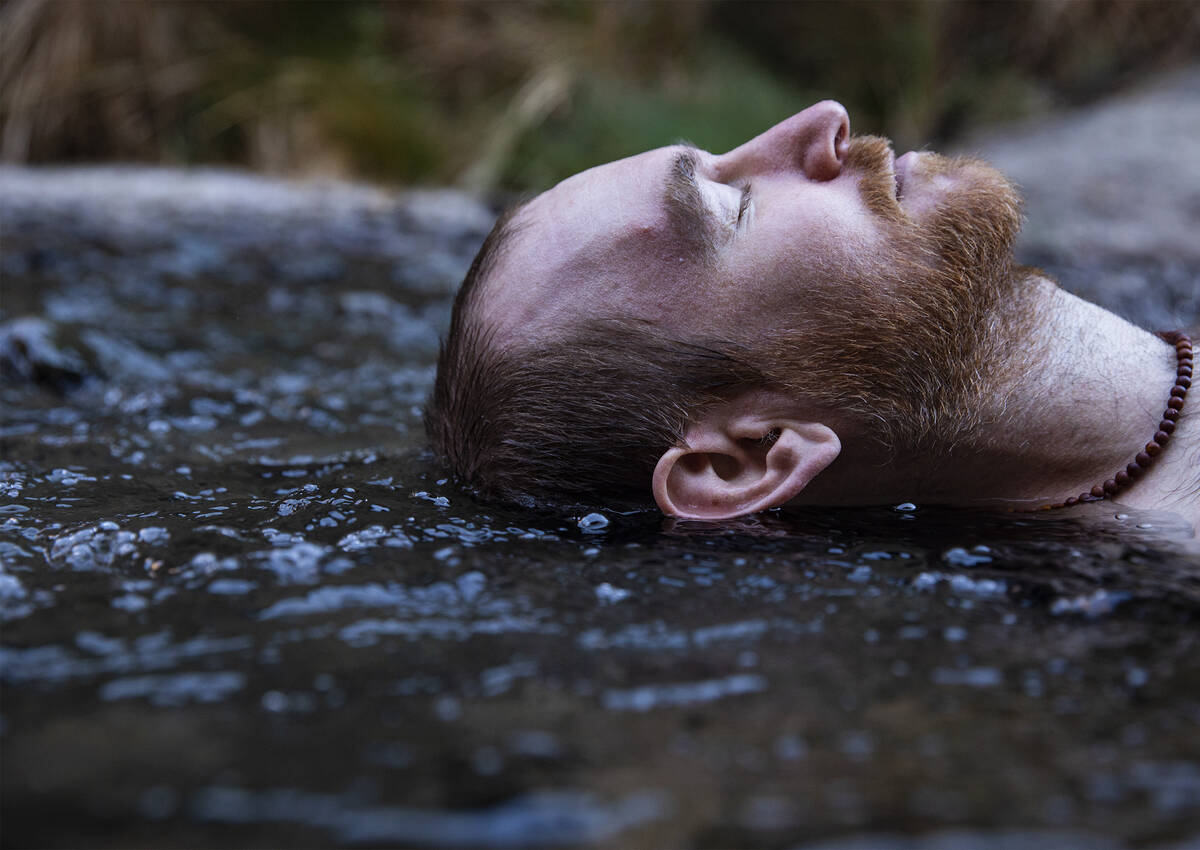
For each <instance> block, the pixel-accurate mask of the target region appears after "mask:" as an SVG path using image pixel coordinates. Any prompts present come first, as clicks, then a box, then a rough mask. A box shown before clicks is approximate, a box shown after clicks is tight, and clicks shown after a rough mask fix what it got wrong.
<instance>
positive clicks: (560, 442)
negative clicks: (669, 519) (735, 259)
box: [425, 210, 765, 507]
mask: <svg viewBox="0 0 1200 850" xmlns="http://www.w3.org/2000/svg"><path fill="white" fill-rule="evenodd" d="M515 213H516V210H511V211H509V212H508V213H506V214H505V215H504V216H502V217H501V218H500V220H499V221H498V222H497V223H496V226H495V227H494V228H493V229H492V232H491V233H490V234H489V235H488V237H487V239H486V240H485V241H484V243H483V247H482V248H480V250H479V253H478V254H477V255H476V257H475V261H474V262H473V263H472V265H471V268H470V270H469V271H468V272H467V276H466V278H465V279H464V280H463V284H462V287H461V288H460V289H459V292H458V295H457V296H456V298H455V300H454V307H453V311H452V315H451V321H450V332H449V335H448V336H447V338H446V339H445V340H444V341H443V343H442V346H441V351H440V353H439V355H438V365H437V378H436V380H435V383H434V388H433V392H432V394H431V396H430V399H429V402H428V404H427V406H426V411H425V430H426V432H427V433H428V435H429V439H430V442H431V443H432V446H433V450H434V451H435V452H436V453H437V455H438V456H439V457H440V458H441V459H442V460H443V462H445V463H446V465H447V466H448V467H449V468H450V471H451V472H452V473H453V475H454V476H455V477H456V478H457V479H458V481H459V483H460V484H462V485H464V486H466V487H468V488H469V489H471V490H472V491H474V492H475V493H477V494H478V495H479V496H481V497H483V498H485V499H493V500H499V501H503V502H510V503H516V504H521V505H526V506H550V507H567V506H577V505H606V506H617V505H619V506H623V507H630V506H649V505H652V504H653V497H652V494H651V490H650V481H651V477H652V474H653V471H654V467H655V465H656V463H657V462H658V459H659V458H660V457H661V456H662V453H663V452H664V451H666V449H668V448H669V447H670V446H672V445H677V444H679V443H681V442H682V439H683V432H684V428H685V426H686V424H687V422H688V420H689V419H691V418H692V417H694V416H695V414H696V413H697V412H698V411H699V410H701V409H703V408H704V407H706V406H707V405H709V404H712V403H715V402H717V401H719V400H721V399H723V398H726V397H728V396H729V395H730V394H731V393H732V391H733V390H734V389H735V388H736V389H747V388H750V387H753V386H757V385H761V384H764V383H765V378H764V377H763V375H762V374H761V373H760V372H759V371H758V370H757V369H755V368H753V367H752V366H750V365H748V363H747V362H746V358H744V357H743V356H742V354H743V352H741V351H740V350H739V349H738V347H737V346H735V345H733V344H732V343H728V342H725V341H705V340H680V339H675V338H671V337H668V336H665V335H664V334H663V333H662V331H661V330H660V329H659V328H656V327H653V326H651V325H650V324H648V323H641V322H636V321H631V320H624V319H592V320H586V321H583V322H580V323H578V324H576V325H573V326H571V327H568V328H563V329H562V332H561V333H559V334H555V335H554V336H552V337H551V338H548V339H545V340H541V341H538V342H537V343H535V344H532V345H526V346H523V347H521V348H519V349H516V350H514V349H512V348H509V347H507V346H506V347H501V346H499V345H497V344H496V340H495V337H494V331H493V330H492V328H491V327H490V326H489V324H488V323H487V321H486V315H485V310H484V299H483V297H482V293H483V291H484V290H485V286H484V285H483V284H484V282H485V280H486V278H487V277H488V275H489V274H490V273H491V272H492V271H493V270H494V269H495V266H496V263H497V261H498V259H499V257H500V256H501V254H502V253H503V251H504V250H505V247H506V246H507V245H508V244H510V243H511V241H512V240H513V239H514V238H516V236H517V234H518V232H519V227H518V226H517V225H516V223H515Z"/></svg>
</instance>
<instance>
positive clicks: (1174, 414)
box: [1163, 407, 1179, 422]
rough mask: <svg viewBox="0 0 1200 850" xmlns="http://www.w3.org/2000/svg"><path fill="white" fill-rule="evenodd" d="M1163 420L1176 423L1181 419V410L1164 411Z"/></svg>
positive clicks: (1170, 409)
mask: <svg viewBox="0 0 1200 850" xmlns="http://www.w3.org/2000/svg"><path fill="white" fill-rule="evenodd" d="M1163 419H1169V420H1171V421H1172V422H1174V421H1176V420H1177V419H1179V409H1178V408H1171V407H1168V408H1167V409H1166V410H1164V411H1163Z"/></svg>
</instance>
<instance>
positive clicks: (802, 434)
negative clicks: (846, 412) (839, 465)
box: [653, 416, 841, 520]
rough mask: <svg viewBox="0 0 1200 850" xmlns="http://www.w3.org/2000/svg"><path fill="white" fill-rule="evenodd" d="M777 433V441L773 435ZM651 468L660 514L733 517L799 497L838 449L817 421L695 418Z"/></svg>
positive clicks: (830, 433) (830, 432)
mask: <svg viewBox="0 0 1200 850" xmlns="http://www.w3.org/2000/svg"><path fill="white" fill-rule="evenodd" d="M771 434H777V435H778V436H777V437H776V438H775V439H773V440H772V439H770V438H769V437H768V435H771ZM684 439H685V442H686V445H684V446H673V447H672V448H670V449H668V450H667V451H666V452H665V453H664V454H663V456H662V458H660V459H659V462H658V465H657V466H656V467H655V469H654V481H653V489H654V499H655V501H656V502H658V506H659V508H660V509H661V510H662V511H663V513H666V514H670V515H671V516H677V517H683V518H687V519H707V520H717V519H729V518H731V517H736V516H742V515H744V514H751V513H755V512H757V511H762V510H766V509H767V508H773V507H777V506H779V505H782V504H784V503H786V502H788V501H790V500H791V499H792V498H794V497H795V496H796V495H797V494H798V493H799V492H800V491H801V490H803V489H804V488H805V487H806V486H808V483H809V482H810V481H812V480H813V479H814V478H816V476H817V475H818V474H819V473H820V472H821V471H822V470H824V469H825V468H826V467H827V466H829V464H831V463H832V462H833V461H834V459H835V458H836V457H837V456H838V454H839V453H840V452H841V442H840V440H838V436H837V434H835V433H834V432H833V430H832V429H831V428H829V427H827V426H825V425H822V424H820V423H816V422H797V421H789V420H778V419H776V420H771V419H765V418H762V417H758V416H740V417H735V418H732V419H721V418H719V417H713V418H712V419H707V420H706V421H701V422H697V423H694V424H693V425H692V426H691V427H690V428H689V429H688V431H687V433H686V434H685V436H684Z"/></svg>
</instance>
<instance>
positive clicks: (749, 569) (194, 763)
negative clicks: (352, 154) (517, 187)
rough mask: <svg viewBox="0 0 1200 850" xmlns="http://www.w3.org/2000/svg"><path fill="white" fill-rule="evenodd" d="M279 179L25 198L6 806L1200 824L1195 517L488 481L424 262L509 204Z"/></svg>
mask: <svg viewBox="0 0 1200 850" xmlns="http://www.w3.org/2000/svg"><path fill="white" fill-rule="evenodd" d="M281 203H282V202H281ZM284 208H286V205H282V206H281V209H284ZM49 211H50V212H55V211H56V210H55V209H50V210H49ZM59 212H61V211H59ZM85 212H86V211H85ZM360 212H361V213H362V215H363V216H364V217H365V218H366V221H367V223H366V224H364V225H363V226H364V227H367V229H368V230H370V228H371V227H382V226H383V225H381V224H379V221H380V220H390V219H388V215H390V214H392V213H394V212H395V211H394V210H392V211H390V212H389V210H388V209H375V208H372V209H370V210H366V211H360ZM368 213H369V214H368ZM279 214H280V215H283V214H284V213H283V212H279ZM241 215H242V214H241V213H239V212H238V208H237V207H236V206H235V207H233V208H231V209H225V210H224V211H223V213H222V215H221V216H220V217H218V218H217V219H215V220H213V221H201V220H192V219H188V220H187V229H186V230H182V231H179V232H176V231H174V230H172V222H171V221H170V220H166V221H165V223H164V224H163V225H162V226H163V228H164V230H163V232H161V233H160V232H157V231H156V232H155V233H152V234H150V235H149V236H147V235H146V234H141V235H140V236H139V234H138V232H134V231H128V230H127V229H122V228H114V229H106V225H105V223H104V221H103V220H102V219H98V218H96V217H94V216H93V217H91V218H89V217H88V216H87V215H85V214H84V213H83V212H78V211H76V213H75V214H74V216H73V217H72V216H63V215H53V216H52V215H50V214H49V212H46V211H43V212H41V213H39V212H38V210H37V209H36V208H33V207H30V208H28V209H26V208H8V209H6V210H5V216H6V218H5V219H4V220H3V222H2V223H3V225H4V229H5V233H6V239H5V246H4V255H3V272H4V305H3V309H4V315H3V320H4V321H5V325H4V330H3V332H2V333H3V334H4V337H3V339H2V340H0V357H2V358H3V359H4V362H5V363H6V380H5V383H4V384H3V386H2V390H0V403H2V404H3V411H4V413H3V420H2V422H0V449H2V460H0V563H2V567H3V568H2V571H0V613H2V615H3V647H2V648H0V653H2V654H0V669H2V675H3V685H4V687H3V696H2V706H0V714H2V725H0V730H2V736H3V737H2V743H3V746H2V748H0V750H2V756H0V758H2V760H3V771H2V782H3V806H4V823H5V829H4V833H5V842H6V843H8V844H12V845H14V846H21V845H27V844H53V845H75V844H79V843H81V842H84V841H86V842H87V843H88V844H89V845H105V846H131V845H146V846H164V845H174V846H181V845H183V846H198V845H215V844H237V845H250V844H263V845H278V844H284V843H287V844H289V845H295V846H327V845H329V844H331V843H338V844H358V845H380V844H383V845H388V844H401V845H408V844H415V845H430V846H464V845H466V846H470V845H478V846H564V845H595V844H599V845H614V844H621V845H642V846H668V845H669V846H677V845H701V846H735V845H759V846H788V845H791V846H806V847H852V846H854V847H857V846H893V847H933V846H938V847H941V846H956V847H963V846H966V847H970V846H979V847H996V846H1014V847H1016V846H1020V847H1028V846H1072V845H1087V846H1123V845H1127V844H1137V845H1150V846H1182V844H1183V843H1186V842H1187V841H1189V840H1195V839H1196V838H1197V836H1200V734H1198V731H1200V730H1198V727H1200V638H1198V632H1197V620H1198V617H1197V615H1198V613H1200V563H1197V559H1196V557H1195V556H1194V555H1188V554H1186V553H1185V552H1184V551H1183V550H1182V549H1181V548H1179V544H1178V543H1177V542H1176V541H1174V540H1173V538H1172V535H1173V534H1177V533H1180V532H1179V529H1176V528H1172V527H1170V522H1169V520H1167V519H1166V518H1162V517H1157V516H1154V517H1151V516H1145V515H1132V514H1124V513H1122V514H1119V515H1118V514H1115V513H1114V512H1113V511H1112V510H1111V509H1108V508H1107V507H1101V508H1097V507H1093V509H1092V512H1091V513H1090V514H1081V515H1074V516H1072V515H1069V514H1057V515H1037V516H1021V515H1001V516H997V515H988V514H976V513H970V512H945V511H936V510H931V509H928V508H925V507H922V506H916V505H901V506H897V507H895V508H891V509H887V508H882V509H876V510H870V511H847V510H842V511H794V512H786V513H785V512H776V513H773V514H769V515H766V516H762V517H755V518H750V519H747V520H742V521H738V522H732V523H725V524H721V525H717V526H711V525H699V524H694V523H676V522H671V521H664V520H662V519H660V518H659V517H657V516H653V515H648V514H647V515H620V514H616V513H613V512H606V511H599V512H596V513H592V514H588V515H585V516H571V517H563V516H553V515H544V514H531V513H524V512H514V511H507V510H499V509H495V508H492V507H486V506H481V505H478V504H476V503H474V502H472V501H471V500H470V499H469V498H467V497H465V496H464V495H463V494H462V493H460V492H458V491H456V490H455V489H454V488H453V486H452V485H451V484H449V483H448V482H446V481H445V480H443V479H441V478H440V476H439V473H438V471H437V470H436V468H434V467H432V466H431V465H430V462H429V459H428V458H427V457H426V456H425V455H424V453H423V449H422V443H421V437H420V426H419V405H420V403H421V400H422V399H423V397H424V393H425V391H426V389H427V388H428V386H429V382H430V380H431V366H430V364H431V360H432V356H433V350H434V348H433V347H434V341H435V339H436V328H437V327H439V326H440V323H441V322H442V321H444V317H445V315H446V310H447V294H446V293H447V290H446V288H445V287H444V286H443V287H442V288H441V289H438V288H436V287H433V286H429V285H426V286H424V287H419V286H416V285H411V281H412V280H418V279H424V280H429V279H433V278H435V277H436V275H437V274H442V275H443V276H444V277H445V278H446V279H452V278H453V276H454V274H456V273H457V272H456V271H454V270H453V269H452V270H451V271H445V270H443V271H441V272H439V271H438V269H437V268H430V269H429V271H428V273H427V274H423V272H422V269H423V268H425V267H423V266H422V263H434V264H435V265H436V264H441V265H440V266H438V268H443V267H445V266H447V264H448V263H450V261H449V260H447V258H448V257H449V258H457V261H458V262H460V263H461V262H463V261H465V259H466V258H467V257H468V255H469V250H470V245H471V244H472V239H473V238H475V237H477V236H478V233H476V232H472V231H470V229H469V228H467V229H465V230H464V229H463V228H459V229H458V230H446V224H445V221H443V220H439V221H441V223H440V224H439V227H441V228H442V230H441V231H439V230H437V229H434V228H426V229H425V230H422V229H421V228H420V227H418V226H416V225H413V224H412V223H411V220H410V219H403V218H402V220H401V221H400V224H399V225H397V224H395V223H393V224H392V225H391V226H392V227H400V228H401V229H402V231H403V232H404V233H405V234H406V240H407V241H405V240H401V243H402V244H401V246H400V247H399V248H397V247H396V246H395V245H392V244H391V243H388V246H387V248H386V250H387V251H388V252H390V253H388V255H387V257H386V258H385V259H386V260H387V263H398V264H401V265H402V266H403V267H404V269H405V272H404V275H403V276H402V278H397V277H396V276H395V275H394V274H392V273H391V272H390V271H388V269H389V268H390V266H388V265H387V264H386V263H384V262H383V261H382V260H380V252H381V251H383V250H384V249H383V248H381V247H380V244H382V240H376V241H375V242H372V241H370V240H369V239H366V238H365V237H364V238H362V239H359V240H358V241H355V240H353V239H349V237H347V242H346V243H345V244H346V245H349V246H351V247H350V248H346V249H343V250H341V251H340V252H339V253H331V251H332V249H331V248H330V247H329V245H327V244H325V243H321V242H319V241H317V242H312V243H299V242H297V243H293V242H287V243H286V245H285V246H284V247H285V248H286V249H287V250H283V249H282V248H281V249H279V250H278V251H276V252H274V253H271V252H265V251H264V250H263V248H262V245H263V244H271V240H272V239H275V240H279V239H283V238H284V237H283V236H280V235H279V234H278V233H268V234H263V233H262V232H261V226H262V225H261V222H260V221H259V220H258V219H257V218H255V217H254V216H251V215H249V214H248V213H247V214H246V215H245V216H243V217H239V216H241ZM346 215H347V216H349V218H350V219H353V216H352V215H350V214H349V213H347V214H346ZM372 215H373V216H376V218H371V216H372ZM377 219H378V220H377ZM343 226H344V227H346V228H348V230H347V232H352V231H353V227H352V225H349V224H345V222H343ZM256 227H258V228H259V231H255V228H256ZM405 228H407V229H405ZM131 232H132V233H133V235H129V234H130V233H131ZM314 232H316V231H314ZM371 232H374V231H371ZM135 236H136V237H138V238H134V237H135ZM235 237H236V238H235ZM256 237H257V238H256ZM314 238H315V237H314ZM139 239H140V240H141V241H139ZM351 248H352V250H351ZM405 252H407V253H405ZM430 258H433V259H432V260H431V259H430ZM451 265H452V264H451ZM456 268H457V267H456ZM21 317H26V318H25V320H24V324H21V325H16V326H14V323H13V320H16V319H20V318H21ZM1147 526H1151V527H1147Z"/></svg>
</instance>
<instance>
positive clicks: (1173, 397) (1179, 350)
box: [1027, 331, 1193, 510]
mask: <svg viewBox="0 0 1200 850" xmlns="http://www.w3.org/2000/svg"><path fill="white" fill-rule="evenodd" d="M1159 336H1160V337H1161V338H1162V339H1164V340H1166V341H1167V342H1168V343H1170V344H1171V345H1173V346H1175V359H1176V367H1175V384H1174V386H1172V387H1171V392H1170V394H1169V396H1168V399H1167V409H1166V410H1164V411H1163V415H1162V419H1161V420H1160V421H1159V423H1158V430H1157V431H1155V433H1154V438H1153V439H1152V440H1151V441H1150V442H1148V443H1146V447H1145V449H1144V450H1143V451H1140V452H1138V453H1137V457H1135V458H1134V459H1133V460H1132V461H1130V462H1129V463H1128V464H1126V466H1125V468H1124V469H1122V470H1121V471H1120V472H1118V473H1116V474H1115V475H1114V476H1113V477H1112V478H1110V479H1108V480H1107V481H1105V482H1104V483H1103V484H1097V485H1096V486H1095V487H1093V488H1092V489H1091V490H1090V491H1089V492H1085V493H1080V494H1079V495H1078V496H1071V497H1070V498H1068V499H1066V500H1064V501H1062V502H1060V503H1059V504H1057V505H1042V506H1040V507H1039V508H1036V510H1053V509H1054V508H1065V507H1071V506H1072V505H1077V504H1079V503H1080V502H1097V501H1100V500H1102V499H1104V498H1105V497H1106V496H1112V495H1115V494H1116V493H1117V492H1119V491H1120V490H1121V488H1122V487H1125V486H1127V485H1129V484H1130V483H1132V482H1133V480H1134V479H1135V478H1138V477H1140V476H1141V474H1142V473H1143V472H1145V471H1146V469H1148V468H1149V467H1150V466H1151V465H1152V464H1153V463H1154V459H1155V458H1156V457H1158V456H1159V455H1160V454H1162V451H1163V447H1164V446H1165V445H1166V444H1167V442H1168V440H1170V438H1171V435H1172V434H1173V433H1175V426H1176V422H1178V420H1179V417H1180V415H1181V411H1182V410H1183V402H1184V399H1186V398H1187V391H1188V390H1189V389H1190V388H1191V386H1192V357H1193V354H1192V340H1191V337H1189V336H1188V335H1187V334H1186V333H1183V332H1182V331H1164V332H1163V333H1160V334H1159ZM1027 510H1029V509H1027Z"/></svg>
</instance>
